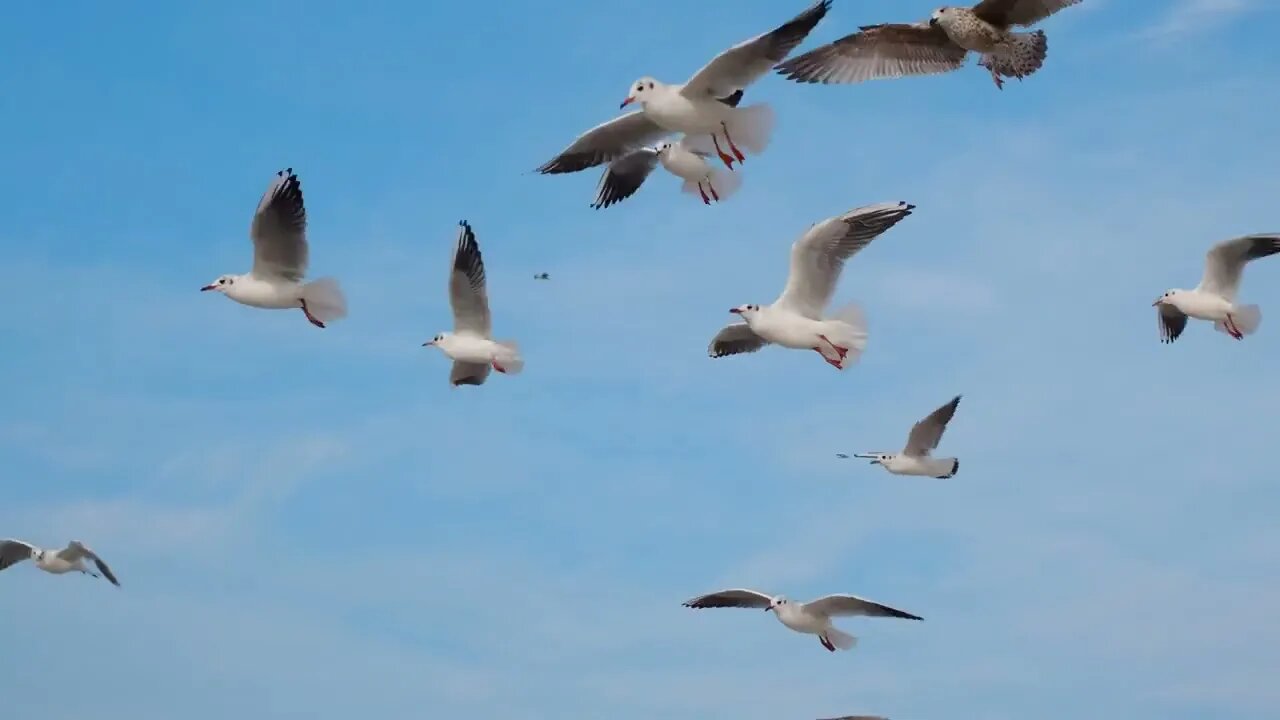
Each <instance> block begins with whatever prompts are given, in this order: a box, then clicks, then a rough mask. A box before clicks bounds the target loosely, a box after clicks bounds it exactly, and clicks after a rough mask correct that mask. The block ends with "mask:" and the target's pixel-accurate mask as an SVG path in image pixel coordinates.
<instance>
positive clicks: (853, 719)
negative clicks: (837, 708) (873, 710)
mask: <svg viewBox="0 0 1280 720" xmlns="http://www.w3.org/2000/svg"><path fill="white" fill-rule="evenodd" d="M818 720H889V718H887V717H881V716H880V715H841V716H840V717H833V718H819V719H818Z"/></svg>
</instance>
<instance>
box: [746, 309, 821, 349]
mask: <svg viewBox="0 0 1280 720" xmlns="http://www.w3.org/2000/svg"><path fill="white" fill-rule="evenodd" d="M819 327H820V326H819V324H818V323H816V322H814V321H812V320H809V319H808V318H802V317H799V316H792V317H788V318H787V319H785V320H782V321H779V320H771V319H769V318H767V317H763V318H760V319H758V320H756V322H755V323H754V324H753V325H752V326H751V329H752V330H753V331H755V333H756V334H757V335H759V336H760V337H762V338H764V339H765V340H768V341H769V342H771V343H773V344H775V345H781V346H782V347H785V348H791V349H793V350H812V349H813V348H814V347H817V345H818V343H819V342H820V340H819V339H818V335H819V333H820V330H819Z"/></svg>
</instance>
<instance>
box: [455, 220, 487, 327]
mask: <svg viewBox="0 0 1280 720" xmlns="http://www.w3.org/2000/svg"><path fill="white" fill-rule="evenodd" d="M449 304H450V305H451V306H452V307H453V329H454V332H459V333H471V334H474V335H479V336H481V337H486V338H487V337H489V333H490V332H491V329H492V327H491V326H492V321H491V319H490V317H489V293H488V290H487V289H486V288H485V277H484V258H483V257H481V256H480V245H479V244H478V243H477V242H476V234H475V232H474V231H472V229H471V225H470V224H468V223H467V221H466V220H463V221H462V222H461V223H458V242H457V244H456V245H454V248H453V268H452V270H450V272H449Z"/></svg>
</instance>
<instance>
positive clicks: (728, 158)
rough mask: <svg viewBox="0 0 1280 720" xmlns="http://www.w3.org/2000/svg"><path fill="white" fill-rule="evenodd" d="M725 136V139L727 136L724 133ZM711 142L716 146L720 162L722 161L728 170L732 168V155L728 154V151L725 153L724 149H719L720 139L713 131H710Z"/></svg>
mask: <svg viewBox="0 0 1280 720" xmlns="http://www.w3.org/2000/svg"><path fill="white" fill-rule="evenodd" d="M725 138H726V139H727V138H728V136H727V135H726V136H725ZM711 142H713V143H715V146H716V153H718V154H719V155H720V162H722V163H724V166H725V167H727V168H729V169H730V170H732V169H733V156H732V155H730V154H728V153H726V152H725V151H724V150H721V149H720V140H719V139H717V138H716V134H715V133H711Z"/></svg>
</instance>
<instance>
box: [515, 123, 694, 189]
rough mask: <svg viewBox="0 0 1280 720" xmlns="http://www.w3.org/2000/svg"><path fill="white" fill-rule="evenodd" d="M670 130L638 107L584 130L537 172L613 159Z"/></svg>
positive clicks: (583, 167)
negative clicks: (651, 118) (635, 109)
mask: <svg viewBox="0 0 1280 720" xmlns="http://www.w3.org/2000/svg"><path fill="white" fill-rule="evenodd" d="M670 134H671V133H670V132H668V131H666V130H664V129H662V128H660V127H658V125H657V124H656V123H654V122H653V121H652V120H650V119H649V116H648V115H645V114H644V111H643V110H637V111H635V112H632V113H628V114H626V115H622V116H619V117H616V118H614V119H612V120H610V121H609V122H606V123H601V124H600V125H597V126H595V127H593V128H591V129H590V130H588V131H586V132H585V133H583V134H582V135H581V136H580V137H579V138H578V139H577V140H574V141H573V144H571V145H569V147H567V148H565V149H564V150H562V151H561V152H560V154H559V155H557V156H555V157H553V158H551V159H550V160H548V161H547V162H546V163H545V164H544V165H543V166H542V167H540V168H538V172H540V173H542V174H543V175H555V174H558V173H571V172H578V171H579V170H586V169H587V168H593V167H595V166H597V165H600V164H601V163H607V162H611V161H613V160H616V159H618V158H620V157H622V156H623V155H626V154H628V153H630V152H631V151H633V150H637V149H639V148H642V147H644V146H645V145H652V144H653V143H656V142H657V141H659V140H661V139H662V138H664V137H666V136H668V135H670Z"/></svg>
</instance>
